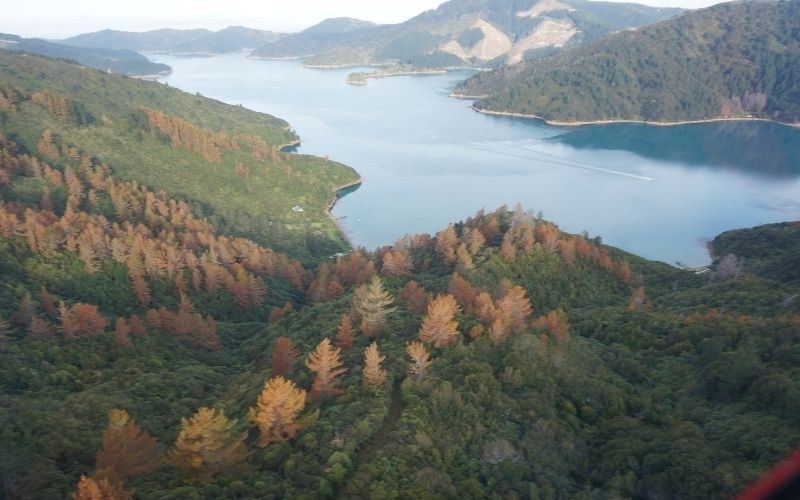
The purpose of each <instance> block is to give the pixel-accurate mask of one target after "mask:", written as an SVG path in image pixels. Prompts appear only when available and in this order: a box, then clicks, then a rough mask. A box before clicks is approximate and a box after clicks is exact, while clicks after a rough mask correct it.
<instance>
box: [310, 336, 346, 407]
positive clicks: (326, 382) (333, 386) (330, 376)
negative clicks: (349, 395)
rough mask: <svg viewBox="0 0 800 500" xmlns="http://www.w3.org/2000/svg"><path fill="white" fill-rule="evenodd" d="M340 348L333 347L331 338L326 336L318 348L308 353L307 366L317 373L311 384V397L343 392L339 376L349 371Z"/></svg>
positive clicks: (322, 396)
mask: <svg viewBox="0 0 800 500" xmlns="http://www.w3.org/2000/svg"><path fill="white" fill-rule="evenodd" d="M339 352H340V349H339V348H337V347H333V346H332V345H331V341H330V339H329V338H327V337H325V338H324V339H322V341H321V342H320V343H319V344H318V345H317V347H316V349H314V351H313V352H312V353H311V354H309V355H308V358H307V359H306V366H307V367H308V369H309V370H311V371H313V372H314V373H316V374H317V376H316V377H314V383H313V384H312V386H311V397H312V398H314V399H318V398H324V397H327V396H335V395H337V394H341V393H342V389H341V388H340V387H339V381H338V380H337V378H338V377H339V375H341V374H343V373H344V372H346V371H347V368H344V367H343V366H342V361H341V359H340V357H339Z"/></svg>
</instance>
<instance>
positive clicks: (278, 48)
mask: <svg viewBox="0 0 800 500" xmlns="http://www.w3.org/2000/svg"><path fill="white" fill-rule="evenodd" d="M381 29H383V27H381V26H378V25H376V24H374V23H370V22H368V21H362V20H359V19H352V18H346V17H340V18H332V19H326V20H324V21H322V22H320V23H319V24H316V25H314V26H311V27H310V28H307V29H305V30H303V31H301V32H300V33H293V34H291V35H288V36H286V37H285V38H283V39H281V40H278V41H277V42H274V43H270V44H267V45H265V46H263V47H260V48H258V49H256V50H254V51H252V52H251V53H250V57H253V58H257V59H283V58H297V57H307V56H311V55H314V54H323V53H327V52H330V51H332V50H336V49H337V48H338V47H340V46H342V45H354V46H359V45H364V46H366V45H368V44H369V43H370V42H368V40H370V39H371V38H372V37H373V36H374V33H375V32H376V31H380V30H381Z"/></svg>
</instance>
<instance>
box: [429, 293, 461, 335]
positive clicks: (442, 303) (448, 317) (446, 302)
mask: <svg viewBox="0 0 800 500" xmlns="http://www.w3.org/2000/svg"><path fill="white" fill-rule="evenodd" d="M458 311H459V307H458V303H457V302H456V299H455V297H453V296H452V295H450V294H445V295H437V296H436V297H435V298H434V299H433V300H431V301H430V302H429V303H428V313H427V314H426V315H425V317H424V318H423V319H422V326H421V327H420V329H419V339H420V340H421V341H423V342H426V343H428V344H433V346H434V347H437V348H443V347H448V346H449V345H451V344H452V343H453V342H455V340H456V339H457V338H458V335H459V333H458V322H457V321H455V320H453V317H454V316H455V315H456V313H458Z"/></svg>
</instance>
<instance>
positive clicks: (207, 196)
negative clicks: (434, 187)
mask: <svg viewBox="0 0 800 500" xmlns="http://www.w3.org/2000/svg"><path fill="white" fill-rule="evenodd" d="M0 88H2V89H3V92H4V93H5V95H6V98H5V99H6V101H7V102H9V103H11V104H9V106H10V105H12V104H13V106H14V107H15V108H18V109H19V110H20V111H19V112H5V114H4V122H3V124H4V129H5V130H6V134H8V135H9V136H11V137H15V141H16V142H18V143H19V144H20V146H21V147H23V148H24V149H25V150H26V151H35V150H36V147H37V144H38V142H39V141H40V139H41V137H42V133H43V131H45V130H49V131H50V135H51V137H52V141H53V142H54V144H56V146H57V148H58V150H59V151H61V150H62V149H64V148H66V149H67V150H69V149H75V150H77V151H79V152H81V154H89V155H91V157H93V158H96V159H97V160H98V161H99V162H101V163H103V164H104V165H107V166H108V167H110V168H111V169H112V170H113V172H114V175H115V176H116V177H117V178H119V179H120V180H132V181H136V182H138V183H139V184H141V185H145V186H148V187H149V188H150V189H153V190H155V191H158V190H160V189H165V190H166V191H167V192H169V193H172V194H173V195H180V197H182V198H183V199H185V200H187V201H189V202H190V203H192V204H196V206H197V207H198V208H200V209H201V210H202V212H203V213H204V214H206V215H207V216H209V217H210V218H211V219H212V221H213V222H214V224H215V226H216V227H217V228H218V229H219V230H220V231H221V232H222V233H224V234H229V235H236V236H247V237H249V238H252V239H254V240H256V241H258V242H260V243H262V244H269V245H270V246H272V247H274V248H276V249H286V248H292V249H294V250H295V251H296V253H297V255H298V256H301V257H303V258H304V259H312V260H314V259H317V258H324V257H327V255H329V254H330V253H335V252H337V251H339V250H341V249H342V248H344V242H343V240H342V237H341V235H340V234H339V232H338V230H337V229H336V227H335V225H334V224H333V221H332V220H331V219H330V217H329V216H328V215H327V207H328V205H329V203H330V202H331V201H332V200H333V199H334V191H335V190H336V189H337V188H338V187H339V186H341V185H344V184H350V183H353V182H355V181H356V180H357V175H356V174H355V172H354V171H353V170H352V169H349V168H347V167H344V166H343V165H339V164H336V163H334V162H329V161H325V160H322V159H320V158H315V157H311V156H305V155H293V154H286V153H282V152H280V151H279V148H281V147H283V146H285V145H287V144H291V143H294V142H295V141H297V137H296V136H295V135H294V134H293V133H292V132H291V131H290V130H289V125H288V124H287V123H286V122H284V121H283V120H279V119H277V118H274V117H272V116H268V115H263V114H259V113H255V112H252V111H249V110H246V109H244V108H241V107H236V106H230V105H226V104H222V103H220V102H218V101H213V100H209V99H206V98H203V97H202V96H192V95H188V94H186V93H183V92H180V91H178V90H175V89H171V88H169V87H168V86H165V85H162V84H158V83H153V82H142V81H137V80H133V79H129V78H125V77H120V76H115V75H108V74H103V73H101V72H97V71H95V70H89V69H86V68H81V67H78V66H74V65H71V64H66V63H59V62H55V61H52V60H47V59H44V58H40V57H34V56H29V57H25V56H21V55H15V54H13V53H10V52H5V51H0ZM294 207H300V208H302V209H303V211H299V210H293V208H294Z"/></svg>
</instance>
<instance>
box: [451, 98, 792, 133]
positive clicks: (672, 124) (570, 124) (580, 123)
mask: <svg viewBox="0 0 800 500" xmlns="http://www.w3.org/2000/svg"><path fill="white" fill-rule="evenodd" d="M451 97H455V96H451ZM464 99H466V98H464ZM472 109H473V110H474V111H475V112H477V113H481V114H484V115H492V116H507V117H510V118H523V119H528V120H538V121H540V122H542V123H544V124H545V125H549V126H551V127H569V128H575V127H583V126H587V125H613V124H615V123H631V124H640V125H650V126H653V127H678V126H681V125H697V124H703V123H722V122H768V123H777V124H778V125H783V126H785V127H791V128H795V129H800V122H797V123H787V122H779V121H777V120H770V119H768V118H747V117H742V118H706V119H703V120H682V121H674V122H656V121H647V120H594V121H574V122H564V121H559V120H548V119H546V118H543V117H541V116H537V115H531V114H525V113H512V112H510V111H492V110H489V109H479V108H476V107H475V106H472Z"/></svg>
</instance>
